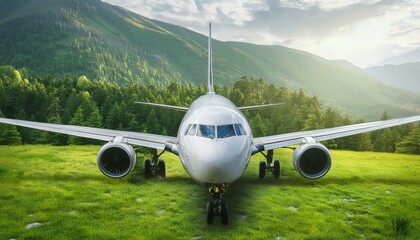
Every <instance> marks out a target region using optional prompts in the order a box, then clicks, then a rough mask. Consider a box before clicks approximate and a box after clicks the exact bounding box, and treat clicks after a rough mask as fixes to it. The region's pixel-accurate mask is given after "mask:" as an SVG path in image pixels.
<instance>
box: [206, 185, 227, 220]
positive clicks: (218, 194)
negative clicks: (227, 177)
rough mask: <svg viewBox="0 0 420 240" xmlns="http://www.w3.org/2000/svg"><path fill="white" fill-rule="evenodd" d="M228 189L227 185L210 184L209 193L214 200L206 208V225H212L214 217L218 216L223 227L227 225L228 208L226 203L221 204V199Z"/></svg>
mask: <svg viewBox="0 0 420 240" xmlns="http://www.w3.org/2000/svg"><path fill="white" fill-rule="evenodd" d="M227 188H228V185H227V184H211V185H210V186H209V192H210V194H211V195H212V197H213V198H214V202H208V203H207V207H206V217H207V224H212V223H213V218H214V216H220V217H221V218H222V223H223V224H224V225H226V224H228V222H229V216H228V207H227V203H226V202H222V197H223V195H224V194H225V192H226V190H227Z"/></svg>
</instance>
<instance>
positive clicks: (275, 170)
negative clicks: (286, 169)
mask: <svg viewBox="0 0 420 240" xmlns="http://www.w3.org/2000/svg"><path fill="white" fill-rule="evenodd" d="M273 176H274V177H275V178H279V177H280V161H279V160H275V161H274V165H273Z"/></svg>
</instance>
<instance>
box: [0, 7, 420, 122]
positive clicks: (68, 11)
mask: <svg viewBox="0 0 420 240" xmlns="http://www.w3.org/2000/svg"><path fill="white" fill-rule="evenodd" d="M0 4H3V5H0V9H3V12H1V11H0V36H1V37H0V40H1V41H0V65H13V66H15V67H18V68H21V67H26V68H28V69H29V71H30V72H31V73H33V74H35V75H45V74H51V75H56V76H65V75H68V74H69V75H76V76H77V75H86V76H88V77H89V78H90V79H103V80H107V81H111V82H116V83H119V84H126V83H129V82H133V81H141V82H145V83H148V82H150V83H157V84H158V85H159V84H165V83H168V82H170V81H177V82H181V83H193V84H195V85H200V84H205V83H206V82H207V81H206V79H207V37H206V36H203V35H201V34H198V33H195V32H193V31H190V30H188V29H186V28H183V27H179V26H176V25H172V24H170V23H164V22H161V21H156V20H152V19H148V18H145V17H143V16H141V15H138V14H136V13H132V12H130V11H128V10H126V9H123V8H121V7H117V6H112V5H110V4H107V3H103V2H101V1H99V0H86V1H80V0H67V1H64V0H58V1H52V0H18V1H13V0H4V1H3V2H2V3H0ZM45 6H46V7H45ZM31 9H32V10H33V11H31ZM5 12H7V14H5ZM213 61H214V62H213V67H214V78H215V82H216V83H217V84H226V85H230V86H231V85H233V83H234V82H235V81H236V80H237V79H239V78H240V77H242V76H245V75H246V76H252V77H254V78H256V79H258V78H263V79H264V80H266V81H268V82H269V83H272V84H274V85H276V86H284V87H290V88H293V89H299V88H302V89H304V90H305V92H307V93H309V94H314V95H317V96H320V97H321V98H322V99H323V100H325V103H326V105H328V106H329V105H335V106H338V109H339V110H340V111H343V112H346V113H348V114H351V115H354V116H357V117H364V118H366V119H377V118H378V117H379V116H380V115H381V113H382V112H383V111H384V110H387V111H388V112H389V113H390V114H391V115H393V116H407V115H413V114H420V106H419V105H418V103H419V102H420V95H419V94H414V93H409V92H406V91H402V90H399V89H395V88H392V87H389V86H386V85H384V84H383V83H381V82H379V81H376V80H373V79H372V77H371V76H369V75H368V74H367V73H366V72H364V71H363V70H362V69H360V68H358V67H356V66H354V65H351V64H350V63H348V62H344V61H330V60H326V59H323V58H321V57H318V56H316V55H313V54H311V53H307V52H304V51H301V50H296V49H290V48H286V47H283V46H261V45H255V44H249V43H241V42H221V41H218V40H215V39H213Z"/></svg>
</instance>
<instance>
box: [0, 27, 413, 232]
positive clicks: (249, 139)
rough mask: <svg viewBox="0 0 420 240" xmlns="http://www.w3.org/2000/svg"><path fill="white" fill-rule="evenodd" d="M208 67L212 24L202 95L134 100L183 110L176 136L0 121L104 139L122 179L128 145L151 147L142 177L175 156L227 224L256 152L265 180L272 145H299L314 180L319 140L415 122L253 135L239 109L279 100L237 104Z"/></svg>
mask: <svg viewBox="0 0 420 240" xmlns="http://www.w3.org/2000/svg"><path fill="white" fill-rule="evenodd" d="M212 71H213V68H212V48H211V25H209V41H208V92H207V94H206V95H203V96H201V97H199V98H198V99H196V100H195V101H194V102H193V103H192V104H191V106H190V107H189V108H184V107H178V106H170V105H164V104H155V103H143V102H138V103H139V104H147V105H152V106H157V107H164V108H170V109H174V110H181V111H186V114H185V116H184V118H183V120H182V122H181V124H180V126H179V130H178V136H177V137H170V136H162V135H155V134H146V133H136V132H127V131H116V130H108V129H99V128H90V127H81V126H71V125H60V124H50V123H40V122H32V121H23V120H15V119H8V118H0V123H6V124H13V125H17V126H22V127H29V128H34V129H40V130H46V131H50V132H56V133H63V134H68V135H73V136H78V137H85V138H90V139H96V140H103V141H108V143H106V144H105V145H104V146H103V147H102V148H101V149H100V150H99V153H98V157H97V163H98V166H99V169H100V170H101V172H102V173H103V174H104V175H106V176H108V177H111V178H120V177H124V176H126V175H127V174H128V173H129V172H130V171H131V170H132V168H133V167H134V165H135V163H136V153H135V151H134V150H133V148H132V146H131V145H130V144H132V145H138V146H142V147H147V148H152V149H154V152H153V158H152V159H151V160H150V159H147V160H146V161H145V166H144V167H145V175H146V176H150V175H151V174H152V171H153V170H155V171H156V173H157V174H158V175H160V176H161V177H163V178H164V177H165V176H166V173H165V162H164V161H163V160H158V159H159V157H160V155H161V154H162V153H163V152H165V151H168V152H171V153H173V154H175V155H178V156H179V158H180V159H181V162H182V165H183V166H184V168H185V170H186V171H187V173H188V175H190V176H191V177H192V178H193V179H194V180H195V181H197V182H198V183H201V184H203V185H206V186H208V188H209V192H210V193H211V195H212V196H213V198H214V201H213V202H208V203H207V208H206V217H207V223H208V224H211V223H212V222H213V218H214V216H221V220H222V223H223V224H227V223H228V209H227V204H226V203H225V202H222V197H223V195H224V194H225V192H226V190H227V188H228V186H229V184H231V183H233V182H235V181H236V180H237V179H238V178H240V177H241V175H242V174H243V173H244V171H245V169H246V167H247V166H248V163H249V161H250V158H251V155H253V154H256V153H261V154H262V155H264V157H265V159H266V161H261V162H260V168H259V178H264V177H265V174H266V173H267V172H271V173H272V174H273V176H274V177H275V178H278V177H279V176H280V162H279V161H278V160H275V161H273V149H275V148H281V147H286V146H290V145H296V144H299V146H298V147H297V148H296V149H295V151H294V153H293V164H294V167H295V169H296V170H297V171H298V172H299V173H300V174H301V175H302V176H303V177H305V178H309V179H317V178H321V177H323V176H324V175H325V174H326V173H327V172H328V170H329V169H330V167H331V155H330V152H329V150H328V149H327V148H326V147H325V146H324V145H322V144H321V143H319V142H320V141H325V140H330V139H335V138H340V137H345V136H350V135H354V134H359V133H364V132H369V131H374V130H378V129H383V128H388V127H393V126H397V125H401V124H406V123H411V122H416V121H419V120H420V115H418V116H413V117H406V118H399V119H393V120H386V121H378V122H370V123H362V124H355V125H349V126H343V127H335V128H328V129H321V130H313V131H303V132H294V133H288V134H280V135H274V136H265V137H258V138H254V137H253V136H252V130H251V128H250V126H249V123H248V121H247V120H246V118H245V116H244V115H243V114H242V112H241V110H248V109H256V108H262V107H272V106H276V105H279V104H267V105H258V106H248V107H236V106H235V105H234V104H233V103H232V102H231V101H230V100H229V99H227V98H225V97H223V96H220V95H217V94H216V93H215V92H214V87H213V73H212ZM157 150H162V152H161V153H160V154H158V152H157ZM264 151H267V153H265V152H264Z"/></svg>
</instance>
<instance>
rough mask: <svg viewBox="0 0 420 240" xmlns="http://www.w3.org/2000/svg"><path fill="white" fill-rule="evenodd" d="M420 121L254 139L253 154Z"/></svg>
mask: <svg viewBox="0 0 420 240" xmlns="http://www.w3.org/2000/svg"><path fill="white" fill-rule="evenodd" d="M417 121H420V115H417V116H413V117H406V118H397V119H391V120H385V121H377V122H370V123H360V124H354V125H348V126H342V127H334V128H326V129H319V130H311V131H302V132H294V133H285V134H279V135H273V136H266V137H258V138H254V149H253V153H256V152H258V151H262V150H271V149H275V148H281V147H286V146H290V145H294V144H301V143H304V141H306V140H305V139H307V138H313V139H315V140H316V141H317V142H319V141H326V140H331V139H335V138H340V137H346V136H351V135H355V134H359V133H365V132H370V131H375V130H379V129H383V128H388V127H394V126H398V125H402V124H406V123H412V122H417Z"/></svg>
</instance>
